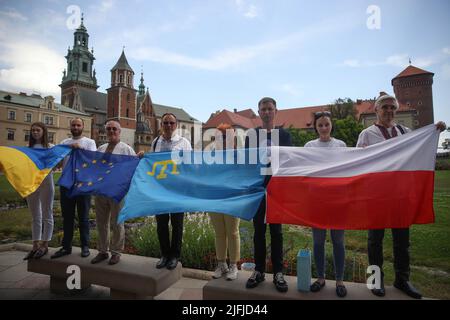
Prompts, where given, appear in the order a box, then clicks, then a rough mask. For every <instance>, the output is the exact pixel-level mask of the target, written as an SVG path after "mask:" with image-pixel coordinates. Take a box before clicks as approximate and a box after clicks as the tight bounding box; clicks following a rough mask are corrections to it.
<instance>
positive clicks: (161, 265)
mask: <svg viewBox="0 0 450 320" xmlns="http://www.w3.org/2000/svg"><path fill="white" fill-rule="evenodd" d="M168 261H169V259H167V257H164V256H162V257H161V259H159V261H158V263H157V264H156V269H162V268H164V267H165V266H166V265H167V262H168Z"/></svg>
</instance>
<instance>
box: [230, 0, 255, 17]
mask: <svg viewBox="0 0 450 320" xmlns="http://www.w3.org/2000/svg"><path fill="white" fill-rule="evenodd" d="M234 3H235V4H236V6H237V8H238V11H239V12H240V13H242V14H243V15H244V17H246V18H249V19H253V18H256V17H257V16H258V15H259V9H258V8H257V7H256V6H255V5H254V4H247V3H246V1H245V0H235V1H234Z"/></svg>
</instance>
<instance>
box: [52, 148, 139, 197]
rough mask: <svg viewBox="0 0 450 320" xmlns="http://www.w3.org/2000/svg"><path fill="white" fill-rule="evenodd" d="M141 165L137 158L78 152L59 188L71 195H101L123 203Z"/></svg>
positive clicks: (74, 155)
mask: <svg viewBox="0 0 450 320" xmlns="http://www.w3.org/2000/svg"><path fill="white" fill-rule="evenodd" d="M138 163H139V158H138V157H136V156H126V155H117V154H111V153H103V152H94V151H89V150H82V149H76V150H74V151H73V152H72V155H71V156H70V159H69V161H68V162H67V164H66V166H65V167H64V170H63V173H62V175H61V178H60V179H59V181H58V185H60V186H63V187H65V188H67V189H69V192H68V196H69V197H75V196H79V195H90V194H96V195H102V196H105V197H109V198H112V199H114V200H115V201H117V202H120V201H121V200H122V198H123V197H124V196H125V194H126V193H127V191H128V188H129V187H130V182H131V178H132V177H133V173H134V171H135V170H136V166H137V165H138Z"/></svg>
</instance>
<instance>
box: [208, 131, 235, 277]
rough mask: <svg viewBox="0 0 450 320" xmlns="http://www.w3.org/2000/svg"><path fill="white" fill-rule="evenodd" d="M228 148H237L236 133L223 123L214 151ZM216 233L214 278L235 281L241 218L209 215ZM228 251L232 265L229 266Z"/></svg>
mask: <svg viewBox="0 0 450 320" xmlns="http://www.w3.org/2000/svg"><path fill="white" fill-rule="evenodd" d="M227 147H232V148H236V140H235V132H234V129H233V127H232V126H231V125H229V124H227V123H222V124H220V125H219V126H218V127H217V131H216V137H215V143H214V149H215V150H225V149H226V148H227ZM209 217H210V220H211V224H212V226H213V228H214V231H215V246H216V258H217V268H216V270H215V271H214V274H213V278H215V279H218V278H221V277H222V276H223V275H225V276H226V279H227V280H235V279H237V275H238V268H237V262H238V261H239V260H240V254H241V252H240V241H241V239H240V236H239V221H240V220H239V218H235V217H232V216H230V215H227V214H222V213H210V214H209ZM227 251H228V253H229V261H230V265H229V266H228V264H227Z"/></svg>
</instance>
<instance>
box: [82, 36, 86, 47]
mask: <svg viewBox="0 0 450 320" xmlns="http://www.w3.org/2000/svg"><path fill="white" fill-rule="evenodd" d="M82 43H83V46H84V47H86V38H85V37H83V42H82Z"/></svg>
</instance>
